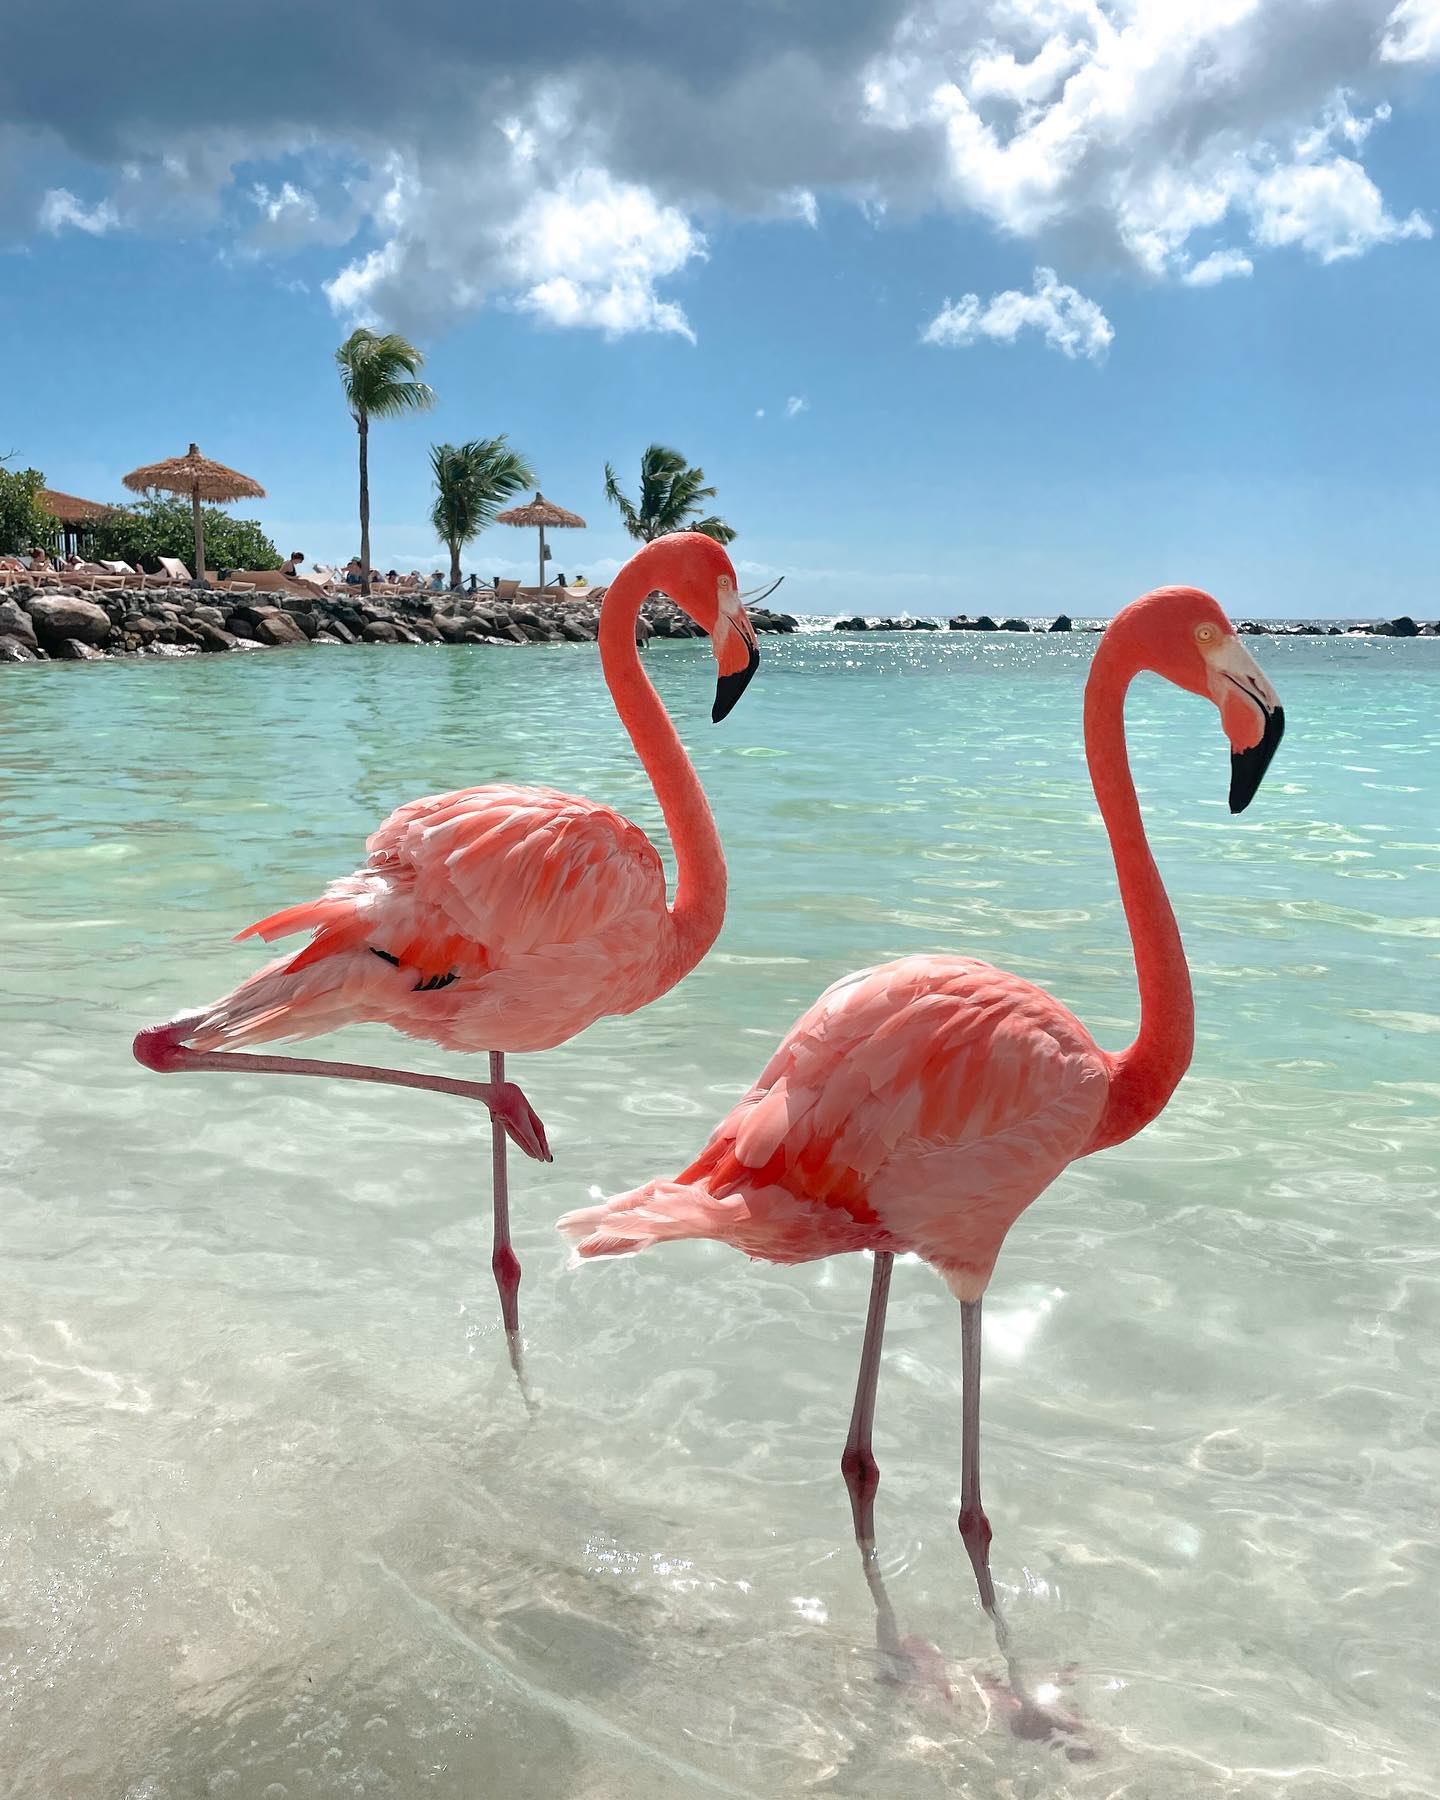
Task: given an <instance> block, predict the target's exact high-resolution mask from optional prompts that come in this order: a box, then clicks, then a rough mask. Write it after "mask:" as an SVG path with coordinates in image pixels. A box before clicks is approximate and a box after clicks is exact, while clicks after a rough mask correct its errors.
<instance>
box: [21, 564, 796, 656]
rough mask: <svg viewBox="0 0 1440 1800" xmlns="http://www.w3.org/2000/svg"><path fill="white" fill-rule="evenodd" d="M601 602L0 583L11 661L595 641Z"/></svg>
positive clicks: (645, 619) (650, 605) (776, 624)
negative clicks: (4, 585)
mask: <svg viewBox="0 0 1440 1800" xmlns="http://www.w3.org/2000/svg"><path fill="white" fill-rule="evenodd" d="M750 617H751V619H752V620H753V621H754V625H755V629H756V630H757V631H762V632H791V631H794V630H796V628H797V622H796V620H795V619H794V618H793V617H792V616H791V615H790V614H789V613H776V612H769V611H767V610H765V609H764V608H759V609H756V610H755V611H752V613H751V615H750ZM599 626H600V603H599V602H598V601H595V602H590V601H586V600H577V599H574V598H567V599H565V600H563V601H556V600H546V599H541V598H539V597H530V598H524V599H517V600H496V599H494V598H493V597H492V596H489V595H486V596H485V597H484V598H483V599H481V598H479V597H478V596H477V597H476V598H471V596H470V595H468V594H463V593H451V592H448V591H447V592H445V593H441V594H431V593H416V594H406V595H403V596H396V597H391V598H386V599H383V600H379V599H374V598H372V599H369V600H362V599H361V598H360V596H359V595H358V593H357V594H356V595H355V596H354V597H353V598H352V597H351V596H350V595H348V594H341V595H333V594H322V593H319V592H316V593H313V594H306V593H297V592H295V591H293V590H290V591H283V592H276V591H262V592H259V593H254V594H235V593H228V592H226V591H224V590H222V589H217V588H195V587H188V586H178V587H169V588H161V587H154V588H116V589H113V590H110V591H106V592H104V593H94V592H84V591H81V590H79V589H77V588H73V587H65V586H63V585H62V586H60V587H54V586H49V587H37V586H34V585H32V584H31V583H28V582H17V583H16V584H14V585H13V586H11V587H8V588H4V589H0V663H31V662H101V661H109V660H113V659H116V658H120V657H127V656H172V657H173V656H195V655H203V654H212V655H214V654H234V653H236V652H240V651H248V650H267V649H287V648H288V649H303V648H306V647H308V646H310V645H312V644H313V645H319V644H324V645H332V644H341V645H344V644H362V643H368V644H499V645H510V644H564V643H594V641H595V639H596V636H597V633H598V631H599ZM705 635H706V633H705V630H704V628H703V627H702V626H700V625H697V624H696V623H695V621H694V620H693V619H691V618H690V617H689V616H688V614H686V613H684V612H682V611H681V610H680V608H679V607H678V606H676V605H675V604H674V603H673V602H672V601H670V600H666V599H662V598H659V597H655V596H652V597H651V598H650V599H648V600H646V601H645V602H644V604H643V605H642V606H641V608H640V619H639V629H638V631H637V637H638V638H639V640H640V641H641V642H642V643H644V642H648V641H649V639H651V638H657V637H659V638H696V637H704V636H705Z"/></svg>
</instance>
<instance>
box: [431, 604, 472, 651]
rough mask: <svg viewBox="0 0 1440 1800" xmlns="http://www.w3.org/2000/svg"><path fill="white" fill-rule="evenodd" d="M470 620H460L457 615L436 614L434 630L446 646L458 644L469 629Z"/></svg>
mask: <svg viewBox="0 0 1440 1800" xmlns="http://www.w3.org/2000/svg"><path fill="white" fill-rule="evenodd" d="M470 623H471V622H470V620H469V619H462V618H461V617H460V615H459V614H458V613H443V612H442V613H436V615H435V629H436V630H437V631H438V632H439V633H440V636H441V637H442V638H444V640H445V642H446V643H447V644H458V643H459V642H460V640H461V639H462V638H463V637H464V636H465V633H466V631H467V630H468V629H469V628H470Z"/></svg>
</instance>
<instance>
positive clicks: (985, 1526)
mask: <svg viewBox="0 0 1440 1800" xmlns="http://www.w3.org/2000/svg"><path fill="white" fill-rule="evenodd" d="M960 1354H961V1364H960V1378H961V1407H962V1431H963V1434H964V1436H963V1443H962V1448H961V1472H960V1537H961V1541H962V1542H963V1543H964V1545H965V1549H966V1552H967V1553H968V1555H969V1557H970V1566H971V1568H972V1569H974V1571H975V1585H976V1587H977V1588H978V1589H979V1591H980V1604H981V1605H982V1606H983V1607H984V1608H985V1610H986V1612H988V1613H989V1614H990V1616H991V1618H992V1619H994V1621H995V1627H996V1635H997V1637H1001V1642H1002V1647H1003V1641H1004V1640H1003V1636H1002V1635H1001V1634H1002V1633H1003V1632H1004V1625H1003V1623H1002V1622H1001V1619H1000V1615H999V1614H998V1613H997V1612H996V1610H995V1583H994V1582H993V1581H992V1580H991V1579H990V1536H991V1532H990V1521H989V1519H987V1518H986V1516H985V1508H984V1507H983V1506H982V1505H981V1503H980V1302H979V1301H978V1300H962V1301H961V1302H960Z"/></svg>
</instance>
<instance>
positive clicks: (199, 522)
mask: <svg viewBox="0 0 1440 1800" xmlns="http://www.w3.org/2000/svg"><path fill="white" fill-rule="evenodd" d="M190 509H191V512H192V513H193V514H194V518H195V579H196V580H197V581H198V582H199V583H200V584H201V586H202V587H203V586H204V584H205V521H204V519H203V518H201V516H200V490H199V488H198V487H193V488H191V490H190Z"/></svg>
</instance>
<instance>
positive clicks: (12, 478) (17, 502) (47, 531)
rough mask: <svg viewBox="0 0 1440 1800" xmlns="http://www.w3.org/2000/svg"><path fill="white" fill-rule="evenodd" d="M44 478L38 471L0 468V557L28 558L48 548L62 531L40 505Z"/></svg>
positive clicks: (0, 465) (56, 521)
mask: <svg viewBox="0 0 1440 1800" xmlns="http://www.w3.org/2000/svg"><path fill="white" fill-rule="evenodd" d="M44 485H45V477H44V476H43V475H42V474H41V473H40V471H39V470H38V469H7V468H5V467H4V465H3V464H0V556H10V555H13V554H14V553H15V552H17V551H18V552H19V554H20V555H21V556H27V555H28V554H29V553H30V551H31V550H33V549H35V548H36V547H37V546H39V547H41V548H48V547H49V546H50V545H52V544H53V543H54V542H55V536H56V533H57V532H58V531H59V529H60V522H59V520H58V519H56V518H54V517H52V515H51V514H50V513H48V512H46V510H45V508H44V507H43V506H42V505H41V504H40V490H41V489H42V488H43V487H44Z"/></svg>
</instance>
